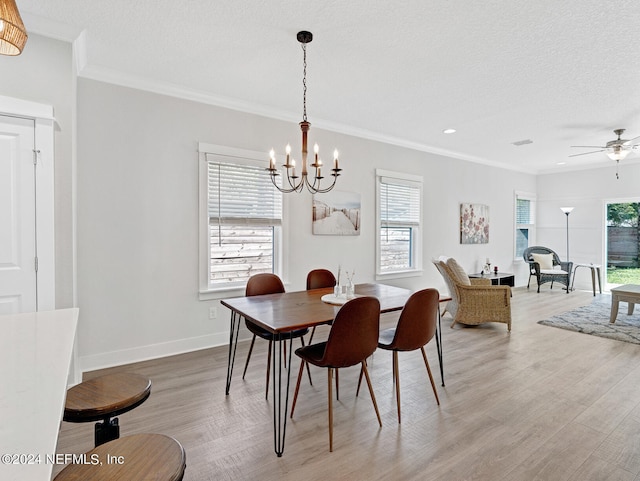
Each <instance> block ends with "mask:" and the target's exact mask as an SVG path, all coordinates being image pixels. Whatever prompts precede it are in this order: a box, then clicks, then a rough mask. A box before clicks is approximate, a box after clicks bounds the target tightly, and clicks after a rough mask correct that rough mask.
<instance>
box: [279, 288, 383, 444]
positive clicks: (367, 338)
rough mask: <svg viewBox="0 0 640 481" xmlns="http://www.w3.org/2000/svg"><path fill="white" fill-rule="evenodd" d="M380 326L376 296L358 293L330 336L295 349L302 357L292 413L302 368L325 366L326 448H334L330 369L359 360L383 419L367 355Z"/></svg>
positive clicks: (294, 403)
mask: <svg viewBox="0 0 640 481" xmlns="http://www.w3.org/2000/svg"><path fill="white" fill-rule="evenodd" d="M379 329H380V301H378V299H376V298H375V297H358V298H355V299H352V300H350V301H348V302H347V303H345V304H344V305H343V306H342V307H341V308H340V310H339V311H338V314H337V315H336V318H335V319H334V320H333V324H332V325H331V331H330V332H329V338H328V339H327V340H326V341H325V342H320V343H317V344H310V345H308V346H306V347H301V348H299V349H297V350H296V355H297V356H299V357H300V358H301V359H302V362H301V364H300V371H299V372H298V381H297V383H296V391H295V394H294V395H293V403H292V405H291V417H293V412H294V410H295V408H296V402H297V400H298V391H299V390H300V380H301V379H302V371H303V370H304V366H305V364H307V363H310V364H313V365H315V366H318V367H326V368H327V373H328V374H327V376H328V377H327V381H328V382H327V387H328V393H327V394H328V395H327V399H328V404H329V451H333V399H332V397H333V396H332V394H333V393H332V392H331V391H332V381H333V379H332V378H333V370H334V369H338V368H340V369H342V368H346V367H350V366H355V365H356V364H360V365H361V366H362V371H363V372H364V375H365V378H366V380H367V386H369V393H370V394H371V400H372V402H373V407H374V409H375V411H376V416H377V417H378V424H379V425H380V426H381V427H382V419H381V418H380V412H379V411H378V404H377V403H376V396H375V394H374V393H373V387H372V386H371V379H370V378H369V371H368V370H367V364H366V362H365V361H366V359H367V358H368V357H369V356H370V355H371V354H373V352H374V351H375V350H376V347H377V346H378V331H379Z"/></svg>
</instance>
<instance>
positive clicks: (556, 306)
mask: <svg viewBox="0 0 640 481" xmlns="http://www.w3.org/2000/svg"><path fill="white" fill-rule="evenodd" d="M592 299H593V296H592V293H591V292H580V291H575V292H572V293H570V294H569V295H567V294H566V293H564V292H563V291H562V290H560V289H553V290H549V288H548V287H547V286H545V287H544V288H543V289H542V292H540V294H537V293H536V292H535V289H532V290H530V291H527V289H526V288H519V289H515V290H514V295H513V298H512V310H513V327H512V332H511V333H508V332H507V329H506V326H505V325H504V324H489V325H482V326H478V327H472V328H465V327H460V326H456V327H455V328H453V329H451V328H450V327H449V325H450V323H451V319H450V318H449V317H448V315H447V316H444V317H443V345H444V368H445V383H446V387H442V386H441V385H440V373H439V369H438V359H437V355H436V346H435V342H434V341H432V342H431V343H430V344H429V345H428V346H427V355H428V357H429V362H430V365H431V368H432V370H433V373H434V376H435V379H436V384H437V387H438V393H439V396H440V402H441V405H440V406H438V405H437V404H436V401H435V398H434V396H433V392H432V390H431V386H430V384H429V380H428V378H427V373H426V370H425V367H424V364H423V361H422V356H421V355H420V352H419V351H415V352H409V353H400V381H401V389H402V421H403V422H402V424H401V425H399V424H398V421H397V414H396V403H395V397H394V390H393V383H392V378H391V372H392V365H391V353H389V352H387V351H380V350H378V351H377V352H376V353H375V354H374V356H373V357H372V358H371V359H370V361H369V369H370V374H371V379H372V383H373V388H374V391H375V394H376V397H377V401H378V405H379V408H380V414H381V416H382V423H383V426H382V428H380V427H379V426H378V423H377V420H376V416H375V412H374V410H373V406H372V404H371V401H370V399H369V393H368V392H367V390H366V389H363V390H361V392H360V396H359V397H358V398H356V397H355V388H356V383H357V378H358V373H359V370H358V368H357V367H354V368H350V369H343V370H341V371H340V401H338V402H334V452H333V453H330V452H329V439H328V428H327V398H326V396H327V373H326V369H319V368H314V367H311V373H312V376H313V386H311V385H310V384H309V381H308V378H307V377H306V376H305V377H304V378H303V382H302V385H301V388H300V396H299V399H298V405H297V407H296V412H295V417H294V419H293V420H289V422H288V423H287V437H286V445H285V452H284V455H283V456H282V457H281V458H278V457H277V456H276V455H275V453H274V451H273V420H272V404H271V403H272V400H271V397H270V399H269V400H268V401H267V400H265V396H264V388H265V385H264V375H265V368H266V346H267V343H266V342H265V341H261V340H257V341H256V348H255V349H254V353H253V356H252V360H251V364H250V366H249V370H248V372H247V377H246V379H245V380H244V381H243V380H242V367H243V365H244V360H245V356H246V353H247V350H248V347H249V342H246V341H245V342H241V343H240V344H239V345H238V354H237V358H236V368H235V372H234V377H233V382H232V384H231V393H230V395H229V396H225V379H226V365H227V347H226V346H222V347H217V348H212V349H207V350H203V351H199V352H193V353H188V354H183V355H178V356H172V357H167V358H163V359H157V360H153V361H147V362H141V363H136V364H131V365H126V366H120V367H117V368H112V369H106V370H102V371H96V372H91V373H86V374H85V379H87V378H90V377H94V376H96V375H100V374H104V373H107V372H116V371H128V372H137V373H140V374H143V375H145V376H149V377H150V378H151V379H152V382H153V386H152V391H151V396H150V398H149V399H148V400H147V401H146V402H145V403H144V404H142V405H141V406H140V407H138V408H136V409H135V410H133V411H131V412H129V413H126V414H123V415H121V416H120V425H121V435H122V436H125V435H127V434H133V433H143V432H152V433H163V434H167V435H170V436H173V437H174V438H176V439H177V440H179V441H180V442H181V443H182V445H183V446H184V448H185V450H186V453H187V469H186V474H185V477H184V479H185V480H186V481H206V480H217V481H218V480H234V481H238V480H282V479H296V480H305V481H313V480H328V479H330V480H340V479H345V480H368V481H375V480H426V479H428V480H443V481H458V480H491V481H498V480H504V481H507V480H509V481H523V480H545V481H547V480H575V481H585V480H599V481H600V480H627V481H634V480H635V481H640V345H635V344H629V343H625V342H619V341H614V340H608V339H603V338H598V337H594V336H589V335H585V334H580V333H575V332H569V331H565V330H561V329H556V328H552V327H546V326H541V325H539V324H537V321H538V320H540V319H545V318H547V317H550V316H552V315H554V314H556V313H560V312H563V311H567V310H570V309H573V308H575V307H578V306H580V305H585V304H588V303H590V302H591V301H592ZM225 315H226V313H225ZM623 315H624V314H623ZM396 319H397V314H394V315H387V316H384V317H383V319H382V327H388V326H391V325H393V323H394V322H395V320H396ZM603 321H604V322H607V320H606V319H605V320H603ZM327 332H328V328H326V327H323V328H320V329H318V332H317V333H316V338H315V339H317V340H321V339H322V338H323V337H324V336H326V333H327ZM296 344H297V342H296V341H294V345H296ZM298 366H299V363H298V360H297V358H295V357H294V368H293V369H294V373H297V370H298ZM294 386H295V374H292V380H291V390H292V391H293V387H294ZM92 447H93V425H92V424H91V423H88V424H71V423H65V422H63V423H62V425H61V430H60V436H59V441H58V452H59V453H83V452H86V451H89V450H90V449H91V448H92ZM125 462H126V461H125ZM60 469H61V467H60V466H58V467H56V468H55V469H54V471H55V472H57V471H59V470H60Z"/></svg>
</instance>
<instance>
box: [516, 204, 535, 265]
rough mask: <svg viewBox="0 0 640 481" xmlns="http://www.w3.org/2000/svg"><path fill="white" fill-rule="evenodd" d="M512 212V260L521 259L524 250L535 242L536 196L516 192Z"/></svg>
mask: <svg viewBox="0 0 640 481" xmlns="http://www.w3.org/2000/svg"><path fill="white" fill-rule="evenodd" d="M514 212H515V237H514V248H515V251H514V258H515V259H522V254H523V253H524V250H525V249H526V248H527V247H530V246H533V245H535V241H536V195H535V194H529V193H525V192H516V194H515V205H514Z"/></svg>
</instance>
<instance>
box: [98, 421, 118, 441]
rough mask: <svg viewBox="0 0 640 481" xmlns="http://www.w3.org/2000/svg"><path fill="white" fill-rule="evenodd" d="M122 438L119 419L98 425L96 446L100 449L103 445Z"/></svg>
mask: <svg viewBox="0 0 640 481" xmlns="http://www.w3.org/2000/svg"><path fill="white" fill-rule="evenodd" d="M119 437H120V424H119V423H118V418H113V419H109V418H107V419H105V420H104V421H102V422H100V423H96V425H95V429H94V441H95V446H96V447H98V446H100V445H101V444H104V443H108V442H109V441H113V440H114V439H118V438H119Z"/></svg>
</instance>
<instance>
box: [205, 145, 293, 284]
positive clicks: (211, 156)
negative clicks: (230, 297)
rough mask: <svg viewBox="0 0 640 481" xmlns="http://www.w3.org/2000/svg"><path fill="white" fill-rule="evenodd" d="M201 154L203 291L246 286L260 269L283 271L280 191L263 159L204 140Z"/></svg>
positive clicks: (253, 154) (251, 153) (250, 153)
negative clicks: (208, 143) (209, 143)
mask: <svg viewBox="0 0 640 481" xmlns="http://www.w3.org/2000/svg"><path fill="white" fill-rule="evenodd" d="M203 150H204V151H203ZM200 156H201V163H202V164H203V165H201V174H200V175H201V188H203V191H204V192H203V194H202V195H201V217H202V222H203V223H204V224H205V225H204V228H203V229H202V230H203V233H201V255H202V257H204V258H203V259H201V264H204V265H205V267H206V269H205V270H204V272H203V275H201V277H202V279H201V290H204V291H207V290H215V289H221V288H233V287H242V286H244V285H245V284H246V282H247V279H249V277H251V276H252V275H254V274H258V273H261V272H273V273H276V274H279V272H280V262H279V259H280V244H281V242H280V239H281V235H280V229H281V223H282V194H281V193H280V192H279V191H278V190H277V189H275V188H274V187H273V185H272V183H271V179H270V178H269V176H268V175H267V174H266V172H265V165H264V164H265V162H264V160H263V161H262V162H261V161H256V160H254V159H255V158H256V157H258V158H259V157H260V154H259V153H253V152H246V151H240V150H236V149H228V148H224V147H217V146H209V145H205V144H200ZM203 204H204V205H203ZM202 244H204V245H202ZM201 270H202V269H201Z"/></svg>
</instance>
